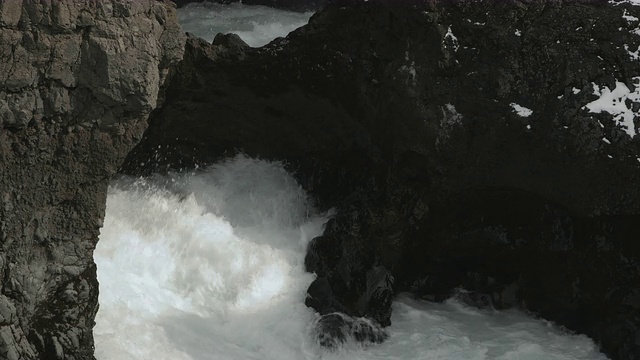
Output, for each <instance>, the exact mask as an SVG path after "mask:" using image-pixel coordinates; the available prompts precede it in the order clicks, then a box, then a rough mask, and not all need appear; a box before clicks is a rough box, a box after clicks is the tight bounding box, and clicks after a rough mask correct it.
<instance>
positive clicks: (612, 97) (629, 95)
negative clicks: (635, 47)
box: [582, 76, 640, 138]
mask: <svg viewBox="0 0 640 360" xmlns="http://www.w3.org/2000/svg"><path fill="white" fill-rule="evenodd" d="M633 83H634V86H633V90H630V89H629V88H628V87H627V85H625V83H623V82H620V81H617V80H616V87H615V88H614V89H613V90H612V89H610V88H609V87H607V86H598V85H596V84H595V83H592V84H593V89H594V91H593V94H594V95H597V96H599V98H598V99H596V100H594V101H592V102H590V103H588V104H586V105H585V106H583V107H582V108H583V109H585V108H586V109H589V112H592V113H597V114H599V113H602V112H607V113H609V114H611V115H613V121H614V122H615V123H616V125H617V126H620V127H621V128H623V129H624V131H625V132H626V133H627V135H629V136H630V137H631V138H633V137H634V136H635V135H636V128H635V124H634V123H633V119H634V117H637V116H640V110H635V111H634V110H633V104H634V103H635V104H640V76H636V77H634V78H633ZM628 102H630V104H628Z"/></svg>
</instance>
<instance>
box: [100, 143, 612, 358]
mask: <svg viewBox="0 0 640 360" xmlns="http://www.w3.org/2000/svg"><path fill="white" fill-rule="evenodd" d="M170 180H171V181H167V180H166V179H165V181H164V182H166V183H169V184H171V185H170V186H169V187H170V189H171V191H168V190H162V189H160V188H159V187H154V186H150V185H149V183H148V182H138V183H137V184H136V186H128V187H126V189H123V185H120V186H118V185H114V186H112V187H111V189H110V191H109V196H108V200H107V215H106V219H105V223H104V228H103V229H102V232H101V236H100V241H99V243H98V246H97V248H96V251H95V254H94V256H95V260H96V263H97V265H98V279H99V281H100V299H99V300H100V310H99V312H98V316H97V318H96V323H97V324H96V327H95V341H96V357H97V359H99V360H111V359H113V360H127V359H132V360H133V359H141V360H144V359H154V360H156V359H157V360H174V359H179V360H212V359H215V360H217V359H234V360H235V359H241V360H242V359H256V360H258V359H260V360H262V359H267V360H268V359H272V360H299V359H327V360H329V359H354V360H358V359H407V360H410V359H442V358H446V359H453V360H456V359H459V360H462V359H505V360H506V359H525V358H526V359H540V360H542V359H545V360H546V359H563V360H568V359H574V360H578V359H585V360H587V359H588V360H600V359H604V357H603V356H602V355H601V354H599V353H598V352H597V351H596V348H595V345H594V344H593V342H592V341H590V340H589V339H587V338H586V337H584V336H572V335H567V334H566V333H564V332H562V331H560V330H558V329H556V328H555V327H553V326H551V325H549V324H548V323H546V322H544V321H539V320H533V319H530V318H528V317H526V316H525V315H523V314H521V313H519V312H515V311H508V312H496V311H481V310H476V309H471V308H468V307H465V306H463V305H461V304H459V303H457V302H455V301H449V302H447V303H445V304H432V303H426V302H418V301H414V300H411V299H409V298H408V297H406V296H405V297H400V299H399V300H398V301H396V302H395V303H394V305H393V307H394V312H393V317H392V323H393V324H392V326H391V327H390V328H389V333H390V338H389V340H387V341H386V342H385V343H383V344H381V345H372V346H368V347H363V346H361V345H358V344H354V343H348V344H346V345H345V346H344V347H342V348H340V349H339V350H337V351H328V350H325V349H321V348H319V346H318V345H316V344H314V343H313V341H312V340H311V339H312V338H313V337H312V324H313V322H314V319H316V318H317V315H316V314H314V312H313V311H312V310H310V309H308V308H306V307H305V306H304V298H305V296H306V288H307V287H308V285H309V283H310V282H311V281H312V279H313V275H311V274H307V273H305V272H304V268H303V259H304V256H305V251H306V245H307V243H308V241H309V240H310V239H311V238H312V237H314V236H316V235H318V234H320V233H321V230H322V224H323V223H324V221H325V219H326V218H325V217H322V216H317V215H314V211H313V209H311V208H310V207H309V204H308V202H307V198H306V195H305V194H304V192H303V191H302V190H301V189H300V187H299V186H298V185H297V184H296V183H295V181H294V180H293V179H292V178H291V176H290V175H288V174H287V173H286V172H285V171H284V170H283V169H282V167H281V165H280V164H277V163H276V164H274V163H267V162H263V161H257V160H253V159H248V158H246V157H243V156H239V157H236V158H234V159H231V160H229V161H226V162H223V163H221V164H218V165H216V166H214V167H212V168H210V169H209V170H207V171H205V172H203V173H200V174H199V175H195V176H186V175H185V176H176V177H173V178H172V179H170Z"/></svg>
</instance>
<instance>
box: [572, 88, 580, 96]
mask: <svg viewBox="0 0 640 360" xmlns="http://www.w3.org/2000/svg"><path fill="white" fill-rule="evenodd" d="M580 91H582V90H580V89H578V88H575V87H574V88H573V89H571V92H573V95H575V94H577V93H579V92H580Z"/></svg>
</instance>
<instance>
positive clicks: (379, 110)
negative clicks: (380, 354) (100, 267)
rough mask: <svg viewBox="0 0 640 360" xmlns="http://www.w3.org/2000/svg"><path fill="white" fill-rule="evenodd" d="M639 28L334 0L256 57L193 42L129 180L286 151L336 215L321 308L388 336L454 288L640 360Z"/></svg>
mask: <svg viewBox="0 0 640 360" xmlns="http://www.w3.org/2000/svg"><path fill="white" fill-rule="evenodd" d="M638 18H640V10H639V8H638V7H635V6H632V5H630V4H628V3H620V4H617V5H614V4H609V3H604V2H583V3H576V2H564V1H549V2H544V3H541V2H526V1H522V2H520V1H511V2H497V1H496V2H482V3H478V2H466V1H460V2H445V1H442V2H431V1H412V2H405V3H403V4H401V5H400V4H398V3H397V2H393V1H384V0H377V1H374V0H371V1H367V2H365V1H362V2H360V1H349V2H346V1H342V2H340V3H338V4H332V5H329V6H327V7H326V8H325V9H324V10H322V11H320V12H318V13H316V14H315V15H314V16H313V17H312V18H311V20H310V22H309V25H307V26H305V27H303V28H301V29H299V30H296V31H295V32H293V33H292V34H290V35H289V36H288V37H287V38H285V39H277V40H275V41H274V42H272V43H271V44H269V45H267V46H265V47H263V48H259V49H252V48H249V47H245V46H242V44H239V43H238V42H237V41H236V40H235V39H231V38H229V39H225V38H220V39H219V41H217V42H216V43H215V44H207V43H206V42H204V41H202V40H199V39H196V38H193V37H192V38H189V39H188V40H187V47H186V51H185V57H184V59H183V61H182V62H181V63H180V65H178V66H176V67H174V68H172V71H171V73H170V75H169V78H170V80H169V82H168V86H167V88H166V99H167V100H166V101H165V102H164V103H163V105H162V106H161V107H160V108H158V109H156V110H155V111H154V113H153V114H152V116H151V118H150V124H151V125H150V127H149V129H148V130H147V131H146V133H145V136H144V139H143V140H142V141H141V143H140V144H139V145H138V146H137V147H136V148H135V149H134V150H133V151H132V152H131V153H130V155H129V156H128V158H127V160H126V162H125V164H124V166H123V167H122V169H121V170H122V172H124V173H129V174H135V175H144V174H150V173H152V172H158V171H159V172H165V171H170V170H179V169H185V168H189V169H191V168H194V167H197V166H203V165H206V164H209V163H212V162H214V161H216V160H218V159H220V158H222V157H225V156H228V155H233V154H235V153H237V152H244V153H246V154H248V155H251V156H259V157H262V158H266V159H279V160H284V161H285V162H286V163H287V164H288V168H289V169H290V170H291V171H293V172H294V173H295V174H296V176H297V178H298V180H299V181H300V182H301V184H303V186H304V187H305V188H306V189H307V190H308V191H310V192H311V194H312V195H313V196H314V197H315V198H316V199H317V202H318V206H319V207H320V208H324V209H327V208H331V207H334V208H336V211H337V213H336V216H335V217H334V218H333V219H332V220H331V221H330V222H329V223H328V224H327V227H326V230H325V233H324V234H323V236H321V237H319V238H317V239H314V240H313V241H312V243H311V244H310V246H309V251H308V254H307V258H306V260H305V263H306V265H307V268H308V270H310V271H313V272H315V273H316V274H317V275H318V278H317V280H316V281H315V282H314V283H313V284H312V285H311V286H310V288H309V296H308V298H307V300H306V302H307V304H308V305H310V306H312V307H313V308H315V309H316V310H318V311H319V312H320V313H321V314H324V315H325V316H327V315H328V314H332V313H334V312H335V311H340V312H344V313H346V314H349V315H351V316H355V317H362V316H364V317H367V318H370V319H372V320H373V321H376V322H377V323H379V324H382V325H387V324H389V321H390V313H391V312H390V311H391V310H390V304H391V298H392V296H393V294H394V293H397V292H399V291H411V292H413V293H414V294H416V295H418V296H420V297H422V298H425V299H429V300H433V301H441V300H443V299H446V298H448V297H450V296H454V295H455V296H461V297H463V298H464V299H465V301H467V302H468V303H472V304H475V305H477V306H493V307H497V308H508V307H514V306H517V307H522V308H525V309H528V310H530V311H531V312H533V313H535V314H538V315H540V316H542V317H544V318H547V319H550V320H552V321H555V322H557V323H559V324H561V325H564V326H566V327H567V328H569V329H571V330H574V331H577V332H580V333H585V334H587V335H589V336H591V337H593V338H594V339H595V340H596V341H597V342H598V343H599V344H601V346H602V349H603V351H605V352H606V353H607V354H608V355H609V356H610V357H611V358H613V359H638V358H639V357H638V356H640V355H639V354H640V344H639V343H638V341H637V339H638V334H639V326H640V323H639V322H638V319H639V311H640V303H639V302H638V301H637V300H638V293H639V291H640V289H639V287H638V284H640V270H639V269H640V264H639V259H640V246H639V245H638V243H637V239H638V226H637V224H640V187H639V186H638V184H639V183H640V160H639V159H640V148H639V145H640V142H639V137H638V136H637V130H636V128H637V126H638V125H640V124H639V123H638V109H639V108H640V65H639V62H638V55H637V49H639V48H640V30H639V27H640V23H639V20H637V19H638ZM609 94H615V96H612V97H615V98H616V101H617V102H616V103H615V104H617V105H615V106H613V108H609V110H608V112H607V111H600V112H598V110H597V109H598V106H597V105H598V104H599V103H598V101H600V100H599V99H601V98H602V99H605V98H606V97H607V96H609ZM460 289H464V290H460ZM456 294H457V295H456ZM328 333H331V331H328Z"/></svg>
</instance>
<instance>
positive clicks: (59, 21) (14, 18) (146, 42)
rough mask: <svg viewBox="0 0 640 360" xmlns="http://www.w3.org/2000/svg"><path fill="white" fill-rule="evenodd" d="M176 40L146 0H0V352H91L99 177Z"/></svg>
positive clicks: (129, 131)
mask: <svg viewBox="0 0 640 360" xmlns="http://www.w3.org/2000/svg"><path fill="white" fill-rule="evenodd" d="M183 47H184V35H182V33H181V31H180V28H179V26H178V24H177V21H176V17H175V10H174V9H173V5H167V4H164V3H161V2H157V1H152V0H140V1H126V0H101V1H84V0H78V1H71V0H70V1H30V0H24V1H23V0H8V1H2V2H0V204H1V205H0V271H1V274H2V276H1V278H0V284H1V286H0V358H2V359H10V360H17V359H20V360H23V359H93V348H94V347H93V336H92V328H93V325H94V317H95V314H96V311H97V309H98V304H97V300H98V282H97V278H96V267H95V264H94V262H93V249H94V248H95V245H96V242H97V240H98V234H99V231H100V227H101V226H102V219H103V217H104V212H105V201H106V193H107V185H108V182H109V180H110V178H111V176H112V175H113V174H114V173H115V171H116V169H117V168H118V166H119V165H120V163H121V162H122V160H123V158H124V157H125V156H126V154H127V153H128V151H129V150H130V149H131V148H132V147H133V145H135V143H136V142H137V141H138V140H139V139H140V137H141V135H142V132H143V131H144V129H145V128H146V124H147V117H148V115H149V113H150V112H151V110H152V109H153V108H155V107H156V105H157V103H158V93H159V87H160V86H161V84H162V82H163V81H164V79H165V77H166V73H167V69H168V67H169V66H170V65H171V64H172V63H173V62H175V61H177V60H179V58H180V57H181V56H182V52H183Z"/></svg>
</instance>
